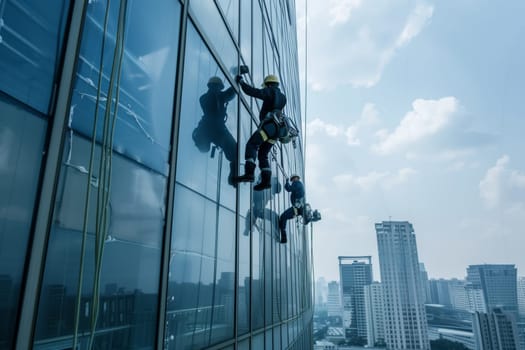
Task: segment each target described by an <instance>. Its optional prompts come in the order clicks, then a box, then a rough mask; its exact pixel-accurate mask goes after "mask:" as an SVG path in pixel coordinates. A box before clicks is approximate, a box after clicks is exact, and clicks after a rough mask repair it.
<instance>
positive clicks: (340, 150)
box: [297, 0, 525, 279]
mask: <svg viewBox="0 0 525 350" xmlns="http://www.w3.org/2000/svg"><path fill="white" fill-rule="evenodd" d="M297 12H298V16H297V18H298V39H299V59H300V60H301V61H302V63H303V66H302V69H301V70H300V71H301V72H302V74H303V77H302V79H303V80H302V84H301V85H302V88H303V90H304V87H305V86H307V90H306V93H305V91H303V98H304V100H303V105H304V107H303V108H306V110H305V115H306V118H307V119H306V131H307V133H306V163H305V166H306V173H305V176H306V177H305V186H306V193H307V199H308V201H309V202H310V203H311V204H312V205H313V206H314V207H316V208H319V210H320V212H321V214H322V215H323V220H321V221H320V222H319V223H317V224H316V225H315V228H314V246H315V249H314V255H315V263H316V273H317V274H318V275H323V276H325V277H327V278H330V279H334V278H335V272H334V271H330V270H331V267H330V265H333V264H334V262H336V259H337V256H339V255H372V257H373V260H374V261H377V248H376V247H375V239H374V230H373V224H374V223H375V222H380V221H383V220H388V219H389V217H391V218H392V220H408V221H410V222H411V223H412V224H413V225H414V227H415V229H416V231H417V232H418V250H419V256H420V259H421V262H424V263H425V266H426V269H427V271H428V274H429V277H430V278H434V277H443V278H453V277H456V278H461V277H463V276H464V274H465V272H464V268H465V267H466V266H467V265H469V264H483V263H496V264H509V263H512V264H516V267H517V268H518V274H519V272H520V271H521V270H524V269H525V254H524V253H523V247H524V246H525V235H523V234H522V233H523V229H522V228H523V227H525V158H524V157H523V156H522V154H521V153H522V152H521V150H522V149H524V148H525V140H524V139H523V137H522V135H521V130H524V129H525V118H523V115H525V105H524V104H523V102H522V101H523V93H524V87H523V81H524V80H525V65H524V64H523V62H525V42H524V41H523V40H522V38H523V35H524V32H525V27H524V25H523V24H522V22H523V21H522V18H521V14H522V13H524V12H525V2H523V1H516V0H512V1H507V2H503V3H497V4H496V3H492V2H483V3H478V2H472V1H462V2H450V1H448V2H438V1H432V0H429V1H427V0H424V1H423V0H403V1H400V2H396V3H395V4H394V3H392V2H387V1H379V0H378V1H346V2H338V1H328V2H308V11H307V12H308V21H306V8H305V1H304V0H301V1H297ZM487 23H490V25H488V26H487ZM305 24H307V25H308V27H307V28H306V26H305ZM306 30H307V32H306ZM305 33H307V34H308V37H307V38H308V41H307V42H306V40H305ZM306 49H307V56H306V55H305V50H306ZM334 53H337V54H334ZM305 57H307V66H305V60H306V58H305ZM305 72H306V73H307V78H306V79H305V77H304V73H305ZM444 255H446V258H445V259H444V258H443V257H444ZM374 272H375V273H376V272H377V269H375V270H374ZM522 274H524V273H522Z"/></svg>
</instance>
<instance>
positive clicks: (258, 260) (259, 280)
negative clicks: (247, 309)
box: [252, 227, 264, 330]
mask: <svg viewBox="0 0 525 350" xmlns="http://www.w3.org/2000/svg"><path fill="white" fill-rule="evenodd" d="M263 326H264V233H262V232H261V231H259V229H258V228H257V227H254V228H253V229H252V330H256V329H259V328H261V327H263Z"/></svg>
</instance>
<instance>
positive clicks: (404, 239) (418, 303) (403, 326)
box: [375, 221, 430, 350]
mask: <svg viewBox="0 0 525 350" xmlns="http://www.w3.org/2000/svg"><path fill="white" fill-rule="evenodd" d="M375 229H376V234H377V245H378V251H379V263H380V270H381V283H382V285H383V293H384V301H385V307H384V310H385V314H384V317H385V318H384V319H385V338H386V345H387V348H388V349H392V350H397V349H405V350H412V349H413V350H429V349H430V343H429V340H428V327H427V319H426V312H425V303H424V302H425V301H424V300H423V298H422V295H423V292H422V283H421V275H420V272H419V259H418V255H417V246H416V236H415V234H414V228H413V227H412V224H411V223H409V222H408V221H383V222H382V223H377V224H376V225H375Z"/></svg>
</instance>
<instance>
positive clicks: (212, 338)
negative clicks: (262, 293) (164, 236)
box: [166, 185, 235, 349]
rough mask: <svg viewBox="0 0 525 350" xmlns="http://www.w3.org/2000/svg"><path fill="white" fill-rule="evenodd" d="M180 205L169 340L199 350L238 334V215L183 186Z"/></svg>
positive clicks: (170, 345) (173, 254)
mask: <svg viewBox="0 0 525 350" xmlns="http://www.w3.org/2000/svg"><path fill="white" fill-rule="evenodd" d="M174 207H175V215H174V218H173V231H174V232H173V236H172V237H173V240H172V245H171V259H170V272H169V288H168V311H167V315H166V317H167V319H166V337H167V342H168V348H169V349H193V348H195V347H203V346H207V345H209V344H211V343H216V342H219V341H221V340H224V339H228V338H230V337H232V336H233V326H234V324H233V315H234V313H233V311H234V302H235V297H234V288H235V278H234V276H235V215H234V213H233V212H231V211H229V210H227V209H224V208H222V209H220V210H219V212H217V210H218V208H217V204H216V203H214V202H212V201H210V200H208V199H206V198H204V197H203V196H201V195H200V194H198V193H196V192H194V191H192V190H190V189H188V188H186V187H184V186H182V185H177V187H176V191H175V204H174ZM217 214H218V215H217Z"/></svg>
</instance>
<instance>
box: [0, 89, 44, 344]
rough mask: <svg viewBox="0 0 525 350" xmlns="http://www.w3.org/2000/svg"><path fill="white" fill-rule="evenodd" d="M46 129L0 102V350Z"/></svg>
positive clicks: (13, 312)
mask: <svg viewBox="0 0 525 350" xmlns="http://www.w3.org/2000/svg"><path fill="white" fill-rule="evenodd" d="M46 128H47V123H46V121H45V120H43V119H41V118H39V117H37V116H35V115H32V114H31V113H29V112H27V111H25V110H24V109H22V108H21V107H19V106H16V105H14V104H12V103H10V102H8V101H6V100H5V99H3V98H2V97H1V96H0V315H2V317H0V319H1V320H0V348H6V349H8V348H9V349H10V348H14V344H13V343H12V342H13V340H14V331H15V325H16V322H15V320H16V317H17V310H18V303H19V300H20V294H21V289H20V287H21V285H22V275H23V273H24V263H25V260H26V253H27V251H26V250H27V246H28V241H29V237H30V230H31V222H32V218H33V208H34V206H35V199H36V194H37V187H38V182H39V174H40V168H41V163H42V154H43V152H44V142H45V134H46Z"/></svg>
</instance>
